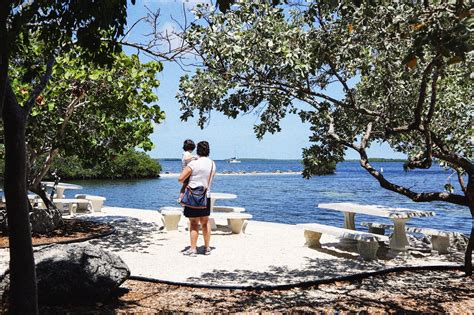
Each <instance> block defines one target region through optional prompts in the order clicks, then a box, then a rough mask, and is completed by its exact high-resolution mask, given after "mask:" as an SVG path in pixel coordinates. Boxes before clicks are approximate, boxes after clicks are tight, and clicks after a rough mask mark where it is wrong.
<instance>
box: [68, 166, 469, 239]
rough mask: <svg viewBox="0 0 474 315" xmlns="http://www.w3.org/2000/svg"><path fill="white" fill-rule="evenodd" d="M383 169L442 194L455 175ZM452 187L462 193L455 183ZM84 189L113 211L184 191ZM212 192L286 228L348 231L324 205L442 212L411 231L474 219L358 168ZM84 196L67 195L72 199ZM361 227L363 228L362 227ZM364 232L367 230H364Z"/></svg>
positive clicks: (171, 184) (147, 186)
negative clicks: (394, 188) (314, 225)
mask: <svg viewBox="0 0 474 315" xmlns="http://www.w3.org/2000/svg"><path fill="white" fill-rule="evenodd" d="M216 163H217V170H218V172H239V171H244V172H252V171H257V172H272V171H277V170H279V171H301V169H302V165H301V164H300V162H298V161H261V160H257V161H242V163H239V164H230V163H227V162H226V161H217V162H216ZM161 164H162V166H163V172H170V173H175V172H179V170H180V167H181V166H180V161H161ZM374 164H375V166H377V167H383V169H384V175H385V176H386V177H387V178H388V179H389V180H391V181H393V182H395V183H398V184H402V185H405V186H408V187H411V189H412V190H414V191H439V190H440V189H443V186H444V184H445V183H446V181H447V178H448V176H449V175H450V173H449V172H446V171H444V170H443V169H441V168H438V167H435V168H432V169H430V170H415V171H410V172H404V171H403V168H402V163H398V162H383V163H374ZM452 178H453V179H452V180H451V184H452V185H453V186H454V187H455V191H457V192H458V193H459V192H460V189H459V186H458V185H457V181H456V180H454V177H452ZM74 183H77V184H79V185H82V186H83V187H84V189H83V190H81V191H80V193H88V194H95V195H100V196H104V197H106V198H107V201H106V204H107V205H109V206H119V207H130V208H142V209H159V208H160V207H163V206H177V203H176V199H177V196H178V191H179V189H180V185H179V183H178V181H177V178H176V177H172V178H159V179H144V180H116V181H74ZM212 191H214V192H225V193H233V194H237V195H238V198H237V199H235V200H226V201H218V204H221V205H236V206H240V207H245V208H246V211H248V212H249V213H251V214H252V215H253V217H254V219H255V220H261V221H270V222H280V223H291V224H294V223H308V222H318V223H323V224H332V225H337V226H342V225H343V215H342V213H341V212H338V211H331V210H324V209H319V208H317V204H318V203H324V202H357V203H363V204H380V205H387V206H396V207H408V208H413V209H422V210H431V211H435V212H436V216H435V217H432V218H418V219H412V220H410V221H409V222H408V225H413V226H421V227H433V228H439V229H446V230H452V231H459V232H464V233H470V231H471V216H470V213H469V210H468V208H467V207H461V206H457V205H452V204H448V203H442V202H431V203H415V202H412V201H410V200H409V199H408V198H406V197H404V196H401V195H398V194H396V193H393V192H390V191H387V190H385V189H383V188H381V187H380V186H379V184H378V182H377V181H375V180H374V179H373V178H372V177H371V176H370V175H369V174H368V173H367V172H366V171H365V170H363V169H362V168H361V167H360V166H359V164H358V163H357V162H344V163H340V164H338V167H337V171H336V174H335V175H329V176H320V177H314V178H312V179H309V180H306V179H303V178H302V177H301V175H299V174H296V175H295V174H289V175H252V176H238V175H228V176H216V178H215V180H214V184H213V188H212ZM78 192H79V191H69V192H68V191H66V195H67V196H68V197H72V196H73V194H75V193H78ZM362 221H371V222H387V223H389V222H390V221H389V220H388V219H385V218H381V217H373V216H364V215H357V216H356V223H357V224H359V223H360V222H362ZM359 227H360V226H359ZM360 229H361V230H363V227H360Z"/></svg>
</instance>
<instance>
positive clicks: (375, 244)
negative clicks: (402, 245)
mask: <svg viewBox="0 0 474 315" xmlns="http://www.w3.org/2000/svg"><path fill="white" fill-rule="evenodd" d="M297 226H298V227H299V228H302V229H303V230H304V236H305V239H306V245H307V246H308V247H311V248H320V247H321V243H320V242H319V240H320V239H321V235H322V234H328V235H332V236H335V237H337V238H340V239H350V240H355V241H357V249H358V251H359V254H360V256H361V257H362V258H364V259H366V260H372V259H377V249H378V248H379V242H388V241H389V238H388V237H387V236H384V235H378V234H372V233H367V232H361V231H354V230H349V229H344V228H339V227H335V226H330V225H324V224H318V223H306V224H297Z"/></svg>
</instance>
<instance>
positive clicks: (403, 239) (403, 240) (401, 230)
mask: <svg viewBox="0 0 474 315" xmlns="http://www.w3.org/2000/svg"><path fill="white" fill-rule="evenodd" d="M392 221H393V224H394V230H393V235H392V238H391V239H390V249H393V250H396V251H406V250H407V246H408V245H410V243H409V242H408V239H407V233H406V231H405V222H406V221H408V219H398V218H394V219H392Z"/></svg>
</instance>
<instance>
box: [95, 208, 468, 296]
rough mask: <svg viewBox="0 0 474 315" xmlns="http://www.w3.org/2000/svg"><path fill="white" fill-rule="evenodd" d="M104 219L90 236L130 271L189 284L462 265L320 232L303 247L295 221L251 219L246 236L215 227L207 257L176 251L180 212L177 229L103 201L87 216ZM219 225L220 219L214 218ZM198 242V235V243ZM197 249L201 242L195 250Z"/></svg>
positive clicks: (183, 242) (253, 283)
mask: <svg viewBox="0 0 474 315" xmlns="http://www.w3.org/2000/svg"><path fill="white" fill-rule="evenodd" d="M87 218H88V219H93V220H97V221H101V222H109V223H111V224H112V225H114V226H115V227H116V229H117V233H116V234H114V235H111V236H108V237H105V238H101V239H96V240H92V241H90V243H91V244H95V245H99V246H103V247H105V248H107V249H108V250H110V251H113V252H115V253H117V254H118V255H119V256H120V257H121V258H122V259H123V260H124V261H125V262H126V264H127V265H128V266H129V268H130V270H131V274H132V275H133V276H141V277H147V278H151V279H156V280H161V281H166V282H171V283H185V284H193V285H208V286H228V287H260V286H274V285H287V284H298V283H303V282H308V281H318V280H322V279H330V278H340V277H343V276H348V275H352V274H360V273H367V272H377V271H381V270H385V269H390V268H394V267H400V266H442V265H451V266H453V265H460V264H462V253H459V252H458V253H452V254H450V255H433V254H432V253H431V252H430V251H428V252H427V251H413V252H412V254H411V255H409V256H408V257H395V258H391V257H388V256H387V255H386V254H387V250H386V249H383V248H382V249H381V250H379V253H380V259H378V260H377V261H363V260H361V259H359V258H358V254H357V252H356V249H355V248H354V247H350V248H347V247H341V246H340V244H339V241H338V240H336V239H334V238H332V237H328V236H323V238H322V243H323V248H322V249H320V250H314V249H310V248H308V247H306V246H304V242H305V240H304V237H303V231H302V230H301V229H300V228H298V227H296V226H295V225H288V224H277V223H268V222H258V221H250V223H249V224H248V227H247V230H246V233H245V234H232V233H231V232H230V231H229V230H228V229H227V228H226V226H223V225H222V226H220V228H219V230H217V231H215V232H214V233H213V236H212V240H211V247H212V249H213V250H212V253H211V255H209V256H205V255H198V256H197V257H188V256H184V255H183V254H182V252H183V250H185V249H186V248H187V247H188V244H189V236H188V232H187V231H186V230H185V226H186V220H185V219H184V218H183V219H182V221H181V223H180V228H179V230H178V231H170V232H166V231H164V230H162V221H161V215H160V213H159V212H158V211H149V210H140V209H128V208H116V207H106V208H104V209H103V212H102V213H94V214H93V215H90V216H87ZM217 223H223V224H225V223H226V222H217ZM201 244H202V237H201V238H200V240H199V243H198V245H201ZM201 250H202V251H203V248H201Z"/></svg>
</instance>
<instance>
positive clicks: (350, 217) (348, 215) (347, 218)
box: [340, 212, 357, 246]
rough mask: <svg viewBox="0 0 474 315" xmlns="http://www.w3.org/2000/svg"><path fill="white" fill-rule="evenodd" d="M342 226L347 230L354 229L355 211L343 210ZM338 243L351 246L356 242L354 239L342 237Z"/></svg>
mask: <svg viewBox="0 0 474 315" xmlns="http://www.w3.org/2000/svg"><path fill="white" fill-rule="evenodd" d="M344 228H345V229H348V230H354V231H355V229H356V228H355V213H354V212H344ZM340 243H341V244H342V245H345V246H353V245H355V244H357V241H356V240H352V239H349V238H342V239H341V240H340Z"/></svg>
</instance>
